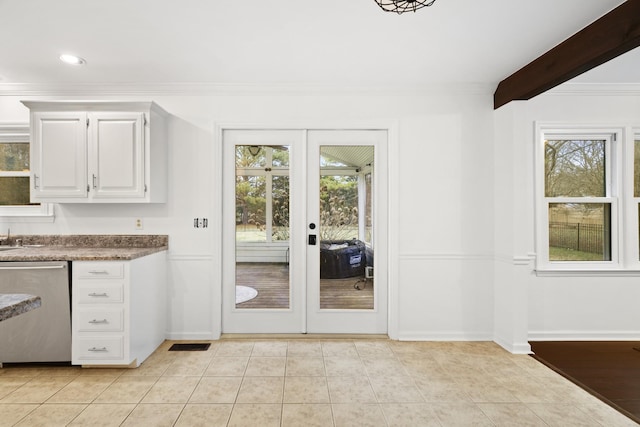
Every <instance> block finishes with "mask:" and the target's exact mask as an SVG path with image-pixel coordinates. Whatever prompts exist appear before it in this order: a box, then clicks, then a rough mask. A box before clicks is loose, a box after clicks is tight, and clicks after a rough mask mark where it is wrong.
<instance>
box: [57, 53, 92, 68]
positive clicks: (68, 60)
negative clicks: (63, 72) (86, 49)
mask: <svg viewBox="0 0 640 427" xmlns="http://www.w3.org/2000/svg"><path fill="white" fill-rule="evenodd" d="M60 61H62V62H64V63H65V64H70V65H84V64H86V63H87V61H85V60H84V59H83V58H80V57H79V56H75V55H69V54H66V53H64V54H62V55H60Z"/></svg>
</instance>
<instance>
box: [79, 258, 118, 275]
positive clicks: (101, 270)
mask: <svg viewBox="0 0 640 427" xmlns="http://www.w3.org/2000/svg"><path fill="white" fill-rule="evenodd" d="M72 268H73V272H74V276H75V277H76V278H81V279H121V278H123V277H124V263H121V262H86V261H82V262H75V263H73V264H72Z"/></svg>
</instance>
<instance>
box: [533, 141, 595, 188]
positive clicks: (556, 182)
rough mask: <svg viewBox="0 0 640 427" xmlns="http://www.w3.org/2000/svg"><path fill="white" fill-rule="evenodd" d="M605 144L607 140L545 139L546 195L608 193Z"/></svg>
mask: <svg viewBox="0 0 640 427" xmlns="http://www.w3.org/2000/svg"><path fill="white" fill-rule="evenodd" d="M605 148H606V141H605V140H548V141H545V149H544V155H545V196H546V197H604V196H606V180H605Z"/></svg>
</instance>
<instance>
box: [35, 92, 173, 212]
mask: <svg viewBox="0 0 640 427" xmlns="http://www.w3.org/2000/svg"><path fill="white" fill-rule="evenodd" d="M23 104H24V105H26V106H27V107H28V108H29V109H30V110H31V132H32V138H31V156H32V157H31V158H32V171H31V201H32V202H57V203H163V202H166V199H167V136H166V135H167V132H166V112H164V110H162V109H161V108H160V107H158V106H157V105H155V104H154V103H151V102H148V103H140V102H135V103H133V102H87V103H84V102H32V101H24V102H23Z"/></svg>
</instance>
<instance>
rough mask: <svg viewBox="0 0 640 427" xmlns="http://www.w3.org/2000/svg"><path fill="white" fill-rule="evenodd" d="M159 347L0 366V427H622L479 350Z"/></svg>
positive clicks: (533, 373) (578, 397)
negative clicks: (76, 363)
mask: <svg viewBox="0 0 640 427" xmlns="http://www.w3.org/2000/svg"><path fill="white" fill-rule="evenodd" d="M171 344H173V342H170V341H167V342H165V343H164V344H163V345H162V346H161V347H160V348H159V349H158V350H157V351H156V352H155V353H154V354H153V355H152V356H151V357H149V359H147V360H146V361H145V362H144V363H143V364H142V365H141V366H140V367H139V368H137V369H90V368H79V367H7V368H5V369H0V426H13V425H17V426H30V427H31V426H65V425H69V426H91V427H99V426H119V425H122V426H173V425H175V426H208V427H210V426H260V427H267V426H296V427H298V426H304V427H307V426H411V427H416V426H470V425H474V426H563V427H564V426H607V427H615V426H633V425H636V424H635V423H634V422H632V421H631V420H630V419H628V418H627V417H625V416H624V415H622V414H620V413H618V412H616V411H615V410H613V409H612V408H610V407H609V406H607V405H606V404H604V403H602V402H601V401H599V400H598V399H596V398H594V397H593V396H591V395H590V394H588V393H587V392H585V391H583V390H582V389H580V388H579V387H577V386H575V385H573V384H572V383H571V382H569V381H567V380H566V379H564V378H562V377H561V376H559V375H558V374H556V373H555V372H553V371H552V370H550V369H548V368H546V367H545V366H543V365H542V364H540V363H538V362H536V361H535V360H534V359H533V358H531V357H529V356H526V355H512V354H510V353H508V352H506V351H505V350H503V349H502V348H500V347H499V346H498V345H496V344H494V343H489V342H423V343H417V342H397V341H390V340H383V339H375V340H374V339H371V340H367V339H356V340H353V339H343V340H340V339H332V340H310V339H292V340H287V339H270V340H243V339H239V340H221V341H214V342H213V343H212V345H211V347H210V349H209V350H208V351H206V352H169V351H167V350H168V348H169V347H170V345H171Z"/></svg>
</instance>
